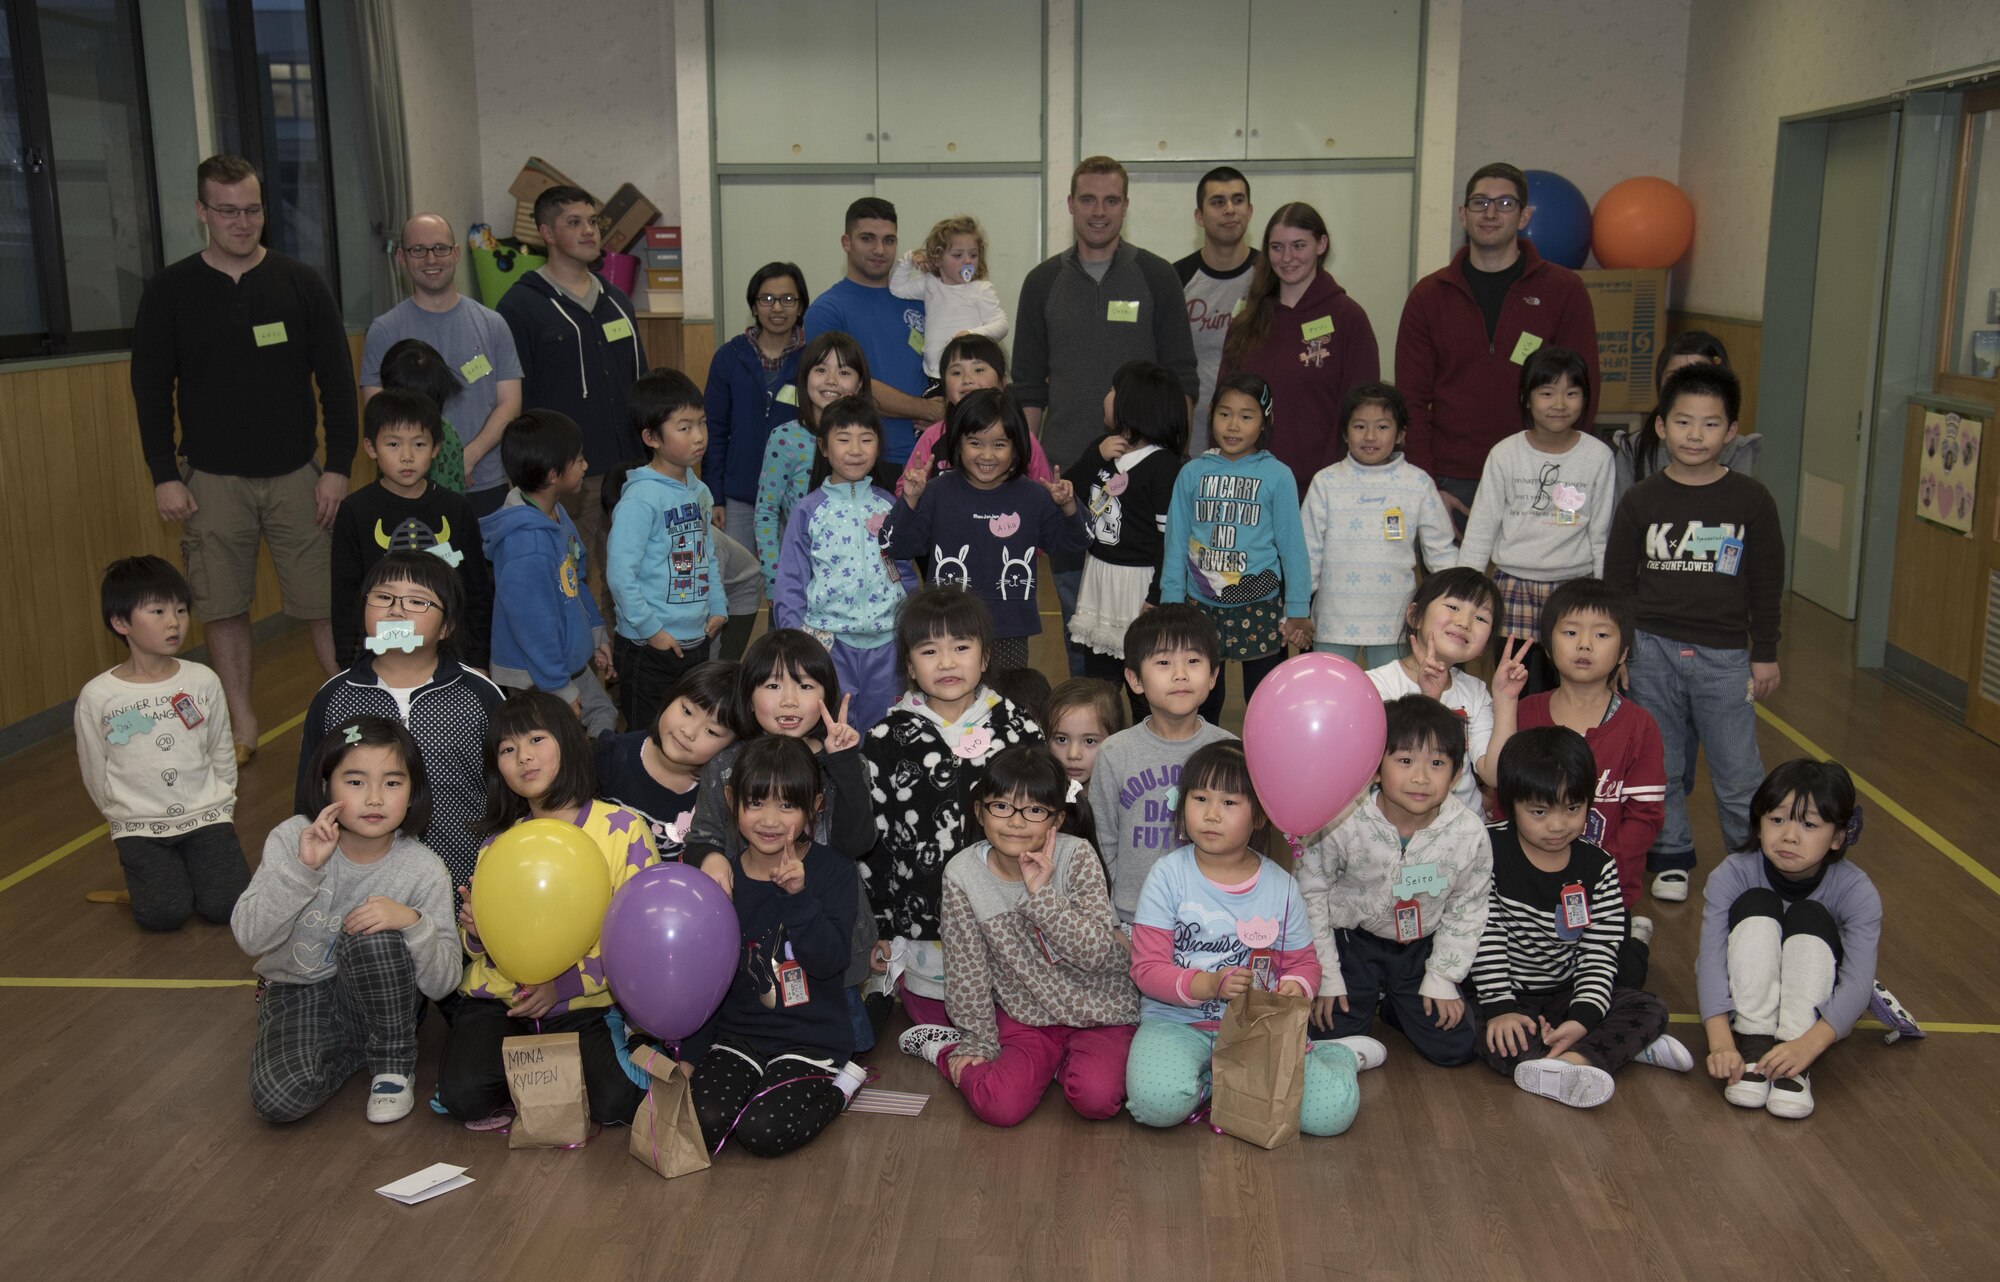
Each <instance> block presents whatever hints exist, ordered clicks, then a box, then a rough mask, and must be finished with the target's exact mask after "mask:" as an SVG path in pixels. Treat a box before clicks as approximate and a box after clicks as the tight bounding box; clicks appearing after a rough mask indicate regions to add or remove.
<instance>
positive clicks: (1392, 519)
mask: <svg viewBox="0 0 2000 1282" xmlns="http://www.w3.org/2000/svg"><path fill="white" fill-rule="evenodd" d="M1382 541H1383V542H1385V543H1401V542H1402V541H1403V509H1402V508H1399V507H1392V508H1390V509H1389V510H1388V511H1386V512H1384V513H1382Z"/></svg>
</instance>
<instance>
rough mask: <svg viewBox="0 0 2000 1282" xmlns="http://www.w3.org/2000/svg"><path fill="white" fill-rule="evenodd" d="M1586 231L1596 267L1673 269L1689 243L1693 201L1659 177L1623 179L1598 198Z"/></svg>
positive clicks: (1692, 224)
mask: <svg viewBox="0 0 2000 1282" xmlns="http://www.w3.org/2000/svg"><path fill="white" fill-rule="evenodd" d="M1590 235H1591V248H1592V249H1594V250H1596V251H1597V261H1598V264H1599V265H1600V266H1603V267H1609V268H1613V269H1619V270H1623V269H1626V268H1639V267H1672V266H1673V265H1674V264H1675V263H1677V262H1679V261H1680V260H1681V256H1682V255H1684V254H1686V253H1687V251H1688V246H1689V245H1692V244H1693V243H1694V202H1692V201H1690V200H1689V199H1688V198H1687V193H1686V192H1684V191H1682V190H1681V189H1680V188H1678V187H1676V186H1674V185H1673V184H1672V183H1670V182H1668V181H1667V180H1666V179H1664V178H1627V179H1626V180H1625V181H1624V182H1622V183H1619V184H1618V185H1617V186H1616V187H1613V188H1612V189H1611V190H1610V191H1607V192H1605V193H1604V195H1603V196H1602V197H1601V198H1600V199H1599V200H1598V202H1597V212H1596V214H1595V216H1593V218H1592V219H1591V234H1590Z"/></svg>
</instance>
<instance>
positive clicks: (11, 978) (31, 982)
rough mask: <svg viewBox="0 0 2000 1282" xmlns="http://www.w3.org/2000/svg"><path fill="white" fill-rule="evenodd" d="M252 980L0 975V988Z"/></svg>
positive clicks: (250, 982) (243, 984) (240, 984)
mask: <svg viewBox="0 0 2000 1282" xmlns="http://www.w3.org/2000/svg"><path fill="white" fill-rule="evenodd" d="M256 984H257V981H256V980H254V979H45V978H43V977H42V976H40V975H0V988H254V987H255V986H256Z"/></svg>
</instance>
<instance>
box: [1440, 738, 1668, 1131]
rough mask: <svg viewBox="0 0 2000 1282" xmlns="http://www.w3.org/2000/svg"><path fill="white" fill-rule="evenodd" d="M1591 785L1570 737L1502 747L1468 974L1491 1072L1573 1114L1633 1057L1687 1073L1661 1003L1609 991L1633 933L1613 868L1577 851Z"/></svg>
mask: <svg viewBox="0 0 2000 1282" xmlns="http://www.w3.org/2000/svg"><path fill="white" fill-rule="evenodd" d="M1596 782H1597V762H1596V759H1595V758H1594V757H1592V755H1591V752H1590V745H1589V744H1587V743H1585V742H1584V739H1583V736H1582V735H1580V734H1578V733H1577V732H1576V731H1574V730H1570V729H1566V728H1564V727H1562V726H1544V727H1541V728H1540V729H1535V730H1524V731H1521V732H1519V733H1517V734H1515V735H1514V736H1513V738H1511V739H1509V740H1508V741H1507V746H1506V747H1505V748H1504V749H1502V750H1501V753H1500V763H1499V770H1498V785H1499V786H1498V792H1499V800H1500V810H1501V813H1502V814H1505V815H1508V816H1510V818H1509V820H1508V822H1504V823H1498V824H1494V825H1492V826H1491V827H1490V828H1489V829H1488V830H1487V834H1488V836H1489V837H1490V838H1491V840H1492V843H1493V883H1492V889H1491V890H1490V891H1489V892H1488V899H1487V913H1486V930H1485V933H1484V935H1482V936H1481V938H1480V941H1479V953H1478V955H1477V956H1476V957H1475V958H1474V959H1473V963H1472V972H1471V976H1470V977H1471V981H1472V986H1473V990H1474V992H1475V993H1476V994H1477V997H1478V1001H1479V1014H1480V1019H1481V1022H1482V1024H1483V1025H1484V1027H1483V1029H1482V1031H1481V1034H1480V1053H1481V1055H1482V1056H1483V1058H1484V1059H1485V1060H1486V1062H1487V1064H1489V1065H1490V1066H1492V1068H1493V1070H1494V1071H1495V1072H1499V1073H1506V1074H1510V1075H1511V1076H1512V1077H1513V1079H1514V1084H1515V1085H1516V1086H1519V1087H1520V1088H1521V1089H1522V1090H1525V1091H1528V1092H1531V1093H1533V1094H1536V1095H1542V1096H1546V1097H1547V1098H1549V1099H1553V1100H1560V1101H1561V1102H1562V1103H1564V1104H1568V1105H1570V1106H1571V1107H1573V1108H1595V1107H1596V1106H1597V1105H1599V1104H1602V1103H1604V1102H1605V1101H1606V1100H1608V1099H1610V1098H1611V1091H1612V1083H1611V1074H1612V1073H1613V1072H1614V1071H1615V1070H1616V1069H1617V1068H1618V1067H1619V1066H1620V1065H1621V1064H1624V1063H1625V1062H1627V1061H1628V1060H1634V1059H1636V1060H1639V1061H1640V1062H1641V1063H1647V1064H1654V1065H1657V1066H1659V1067H1661V1068H1671V1069H1674V1070H1676V1071H1678V1072H1683V1073H1684V1072H1687V1071H1688V1070H1689V1069H1691V1068H1693V1067H1694V1057H1693V1056H1692V1055H1690V1054H1689V1053H1688V1049H1687V1047H1685V1046H1683V1045H1681V1044H1680V1042H1678V1041H1676V1040H1675V1039H1673V1038H1671V1037H1667V1036H1665V1033H1666V1029H1667V1008H1666V1006H1665V1005H1664V1004H1662V1003H1661V1001H1660V999H1659V998H1657V997H1655V996H1653V995H1652V994H1651V993H1648V992H1643V991H1641V990H1639V989H1636V988H1620V987H1617V986H1616V984H1615V979H1616V976H1617V972H1618V952H1619V949H1620V947H1621V946H1622V945H1623V944H1624V942H1625V938H1626V932H1627V921H1626V916H1625V904H1624V902H1623V900H1622V899H1621V898H1620V896H1619V893H1618V869H1617V866H1616V865H1615V864H1614V863H1613V862H1612V859H1611V856H1610V855H1608V854H1606V853H1605V852H1604V850H1603V848H1602V847H1599V846H1594V845H1592V844H1590V843H1589V842H1587V841H1584V840H1583V833H1584V826H1585V824H1586V823H1587V822H1588V820H1589V817H1590V805H1591V800H1592V797H1593V796H1594V794H1595V792H1596V787H1595V785H1596Z"/></svg>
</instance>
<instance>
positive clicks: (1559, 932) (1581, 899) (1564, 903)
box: [1556, 881, 1590, 940]
mask: <svg viewBox="0 0 2000 1282" xmlns="http://www.w3.org/2000/svg"><path fill="white" fill-rule="evenodd" d="M1589 925H1590V892H1589V891H1586V890H1585V889H1584V888H1583V883H1582V882H1580V881H1573V882H1571V883H1570V884H1569V885H1567V886H1564V887H1563V888H1562V892H1561V894H1560V895H1558V896H1557V898H1556V937H1557V938H1558V939H1563V940H1571V939H1576V938H1577V937H1579V936H1581V935H1582V934H1583V932H1584V928H1585V927H1587V926H1589Z"/></svg>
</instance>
